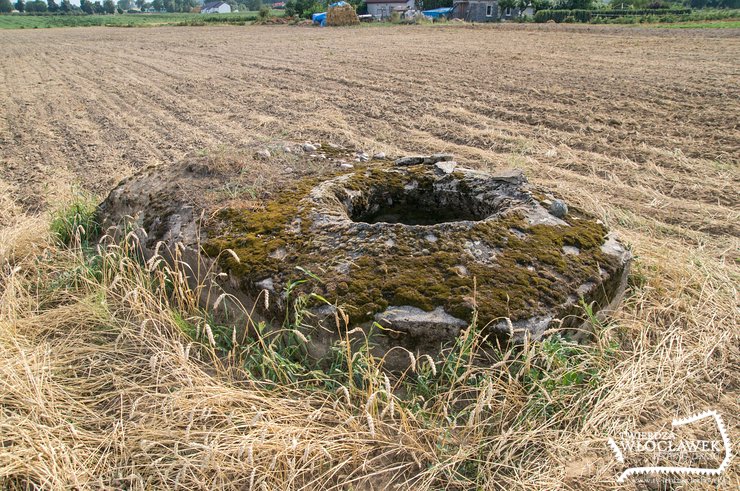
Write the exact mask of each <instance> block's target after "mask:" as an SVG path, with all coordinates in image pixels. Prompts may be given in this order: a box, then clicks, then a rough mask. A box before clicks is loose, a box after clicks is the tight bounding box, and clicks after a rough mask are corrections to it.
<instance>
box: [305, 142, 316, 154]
mask: <svg viewBox="0 0 740 491" xmlns="http://www.w3.org/2000/svg"><path fill="white" fill-rule="evenodd" d="M316 148H317V147H316V145H312V144H310V143H304V144H303V151H304V152H315V151H316Z"/></svg>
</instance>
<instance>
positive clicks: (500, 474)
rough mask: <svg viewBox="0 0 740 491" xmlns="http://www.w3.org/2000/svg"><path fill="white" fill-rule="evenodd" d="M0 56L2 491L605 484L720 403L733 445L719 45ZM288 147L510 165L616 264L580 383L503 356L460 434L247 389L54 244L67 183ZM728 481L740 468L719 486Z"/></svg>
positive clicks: (262, 42)
mask: <svg viewBox="0 0 740 491" xmlns="http://www.w3.org/2000/svg"><path fill="white" fill-rule="evenodd" d="M0 46H2V48H3V55H4V56H3V58H2V59H0V69H1V70H2V74H3V83H2V84H1V85H0V117H1V120H0V163H1V165H2V167H1V168H0V227H2V229H0V260H1V261H2V263H3V265H2V268H3V269H2V277H1V278H0V302H1V303H0V408H1V409H2V410H1V411H0V486H4V487H7V488H24V487H25V486H38V487H41V488H44V489H69V488H121V487H127V488H130V489H148V488H164V487H168V488H174V487H177V486H182V487H183V488H185V489H197V488H201V489H213V488H217V487H226V488H238V489H249V488H250V487H251V486H253V485H254V486H256V487H262V488H263V489H278V488H283V489H288V488H300V487H307V488H313V489H319V488H327V487H330V486H337V487H339V488H347V487H349V485H348V484H347V483H348V482H353V483H355V484H356V485H357V486H358V487H359V488H363V489H364V488H367V489H370V488H382V487H385V486H386V485H388V484H391V483H393V484H400V486H401V487H414V488H415V489H417V488H418V489H429V488H434V489H440V488H445V487H448V488H450V489H468V488H471V487H476V486H477V487H480V488H483V489H613V488H614V487H615V486H616V484H615V478H616V476H617V475H618V471H619V470H620V467H619V466H618V465H617V464H616V463H615V462H613V459H612V456H611V454H610V453H609V450H608V448H607V447H606V443H605V442H606V438H607V437H608V436H609V435H615V434H617V433H618V432H620V431H623V430H640V429H645V428H651V429H656V428H666V425H667V424H669V423H667V422H669V421H670V420H671V418H673V417H677V416H678V417H680V416H684V415H688V414H692V413H694V412H697V411H702V410H706V409H717V410H718V411H720V413H722V414H723V416H724V418H725V420H726V421H727V423H728V427H729V430H730V432H731V435H732V436H733V437H734V441H735V442H738V440H737V436H738V434H739V433H738V431H739V429H738V420H737V415H738V414H740V413H739V412H738V409H739V406H738V391H737V387H738V367H739V366H740V352H739V348H738V346H739V345H740V342H739V341H740V336H738V334H739V332H738V319H737V315H738V292H737V284H738V273H739V272H740V271H739V270H738V245H739V244H738V235H739V232H740V230H739V225H738V224H739V223H740V220H739V218H740V217H739V216H738V215H739V214H740V207H739V206H738V205H739V198H740V196H739V195H738V191H739V190H740V173H739V172H738V165H739V162H738V155H740V128H738V121H739V120H740V86H739V85H738V83H737V81H738V78H739V77H740V68H738V67H740V37H739V36H738V35H737V32H735V31H734V30H730V29H728V30H723V32H721V33H719V32H711V31H702V30H695V31H690V32H689V31H680V30H676V31H671V32H666V31H661V32H658V31H651V30H634V29H630V30H625V29H614V28H567V27H562V26H555V27H553V26H529V27H519V26H513V27H499V28H465V27H444V28H436V27H407V28H390V27H384V28H365V27H363V28H358V29H335V30H332V29H322V30H319V29H299V28H256V27H255V28H236V27H235V28H231V27H219V28H197V29H177V28H161V29H152V30H146V31H144V30H114V29H75V30H62V29H59V30H53V31H44V32H22V31H13V32H0ZM304 139H308V140H322V141H334V142H337V143H341V144H344V145H347V146H351V147H356V148H358V149H359V148H361V149H364V150H366V151H381V150H382V151H385V152H386V153H388V154H389V155H400V154H404V153H410V152H413V153H418V152H425V151H450V152H453V153H454V154H455V155H456V156H457V157H458V160H460V161H462V162H464V163H465V164H467V165H470V166H478V167H482V168H501V167H510V166H518V167H522V168H524V169H525V171H526V172H527V174H528V176H529V178H530V180H532V181H533V182H535V183H537V184H541V185H544V186H547V187H549V188H551V189H552V190H553V191H555V192H557V193H559V194H561V195H562V196H564V198H565V199H566V200H567V201H569V202H572V203H576V204H578V205H580V206H581V207H583V208H585V209H587V210H590V211H591V212H594V213H596V214H598V215H599V216H600V217H601V218H602V219H603V220H604V221H605V222H606V223H607V224H608V225H609V226H610V227H611V228H612V229H614V230H617V231H618V232H619V233H620V234H621V236H622V237H623V238H624V239H625V240H626V241H627V242H628V243H629V244H631V247H632V249H633V251H634V252H635V254H636V256H637V263H636V266H635V270H634V272H633V278H632V280H633V281H632V287H631V289H630V292H629V297H628V298H627V300H626V301H625V304H624V306H623V308H622V309H621V311H620V312H619V313H618V314H617V315H616V316H615V318H614V319H613V320H612V322H611V323H610V324H609V326H608V327H606V328H601V329H600V331H599V343H597V345H596V348H594V349H593V350H589V351H586V352H584V353H585V354H583V357H584V359H583V360H582V363H583V364H584V365H583V366H587V367H589V369H594V370H597V371H598V373H599V383H598V384H597V385H596V386H595V387H583V388H582V390H579V391H578V392H577V393H574V392H571V391H568V390H560V391H554V392H553V391H547V390H545V389H543V388H542V387H538V386H537V384H534V385H532V384H530V385H526V384H525V381H524V379H522V378H521V374H513V375H512V372H511V371H510V370H509V368H510V365H509V361H506V359H504V361H501V362H500V363H498V365H497V366H494V367H492V368H486V369H475V370H473V372H475V373H474V375H475V376H476V377H478V376H479V377H481V380H486V381H487V382H486V383H487V384H488V385H486V386H485V387H484V390H481V391H480V393H478V394H477V396H475V397H474V400H472V401H470V402H469V404H468V405H469V407H470V410H469V411H467V412H462V413H461V414H464V417H461V418H460V419H459V420H455V421H452V420H446V419H445V417H444V415H446V414H447V411H448V409H449V407H448V406H446V405H445V404H447V402H449V401H450V400H453V399H455V398H463V399H464V398H466V397H468V398H469V397H471V396H470V393H469V391H465V390H463V389H461V388H456V387H453V388H451V389H450V391H449V393H448V396H443V397H440V398H438V399H435V400H434V401H433V403H430V407H428V408H427V411H426V412H418V411H415V410H413V408H406V407H404V406H403V404H402V403H401V402H400V401H397V402H396V403H395V404H396V407H395V411H388V410H387V406H388V404H389V401H390V399H391V398H390V396H389V395H388V394H385V393H383V390H382V389H383V383H382V380H383V379H382V377H380V376H379V375H378V374H369V375H368V380H371V381H372V383H371V384H370V385H369V386H368V387H365V388H364V389H358V388H352V387H350V389H351V393H350V394H349V400H348V398H347V397H346V396H345V395H344V393H343V391H342V390H340V391H338V392H337V393H336V394H333V393H328V392H326V391H320V390H311V391H309V390H308V389H307V388H306V387H305V386H303V385H301V384H298V385H295V386H285V387H278V388H274V387H267V386H265V385H264V384H261V383H260V381H259V380H247V381H244V378H243V377H241V376H239V375H234V373H233V371H231V370H226V369H225V368H222V367H221V365H220V364H218V363H216V365H215V368H214V365H213V363H212V362H213V360H211V357H210V356H209V353H208V350H207V349H202V348H198V347H197V346H196V347H193V348H192V353H191V354H190V355H188V354H186V352H185V350H186V346H187V344H188V340H187V339H183V336H182V335H181V334H180V333H179V330H178V322H177V321H176V319H174V318H173V314H172V312H173V311H180V312H183V313H185V314H188V315H189V314H193V312H194V311H195V308H194V306H193V305H192V294H191V293H189V292H187V291H185V290H180V289H178V290H177V294H176V295H175V297H176V298H175V299H172V298H170V297H165V296H163V295H161V294H158V293H157V292H156V290H155V291H154V292H152V289H151V288H147V287H145V286H146V285H148V284H149V283H151V281H152V280H151V279H150V278H149V276H150V275H149V273H148V272H147V271H146V270H145V268H141V267H140V266H138V265H136V264H134V263H131V262H127V261H125V260H121V259H120V258H118V259H116V258H114V257H111V259H110V260H111V264H112V266H111V268H110V270H111V271H112V270H114V269H115V270H116V271H117V272H116V273H115V274H113V273H111V272H110V271H109V273H108V274H106V275H105V276H104V277H103V278H102V279H100V278H95V279H93V278H90V277H89V276H86V275H85V274H84V272H83V273H80V270H81V269H84V268H83V266H82V265H83V264H84V259H83V258H82V256H81V253H80V251H77V250H67V249H64V248H60V247H58V246H55V245H53V244H52V243H51V242H50V234H49V232H48V223H49V218H48V216H47V215H46V211H47V210H49V209H53V208H55V207H57V206H58V203H60V202H64V201H65V200H67V199H68V198H69V196H70V195H71V194H72V191H71V190H72V188H73V187H77V188H81V189H83V190H87V191H91V192H94V193H97V194H98V196H103V195H104V194H105V193H106V192H107V190H109V189H110V188H111V187H112V186H113V185H114V184H115V183H116V181H117V180H118V179H120V178H122V177H124V176H127V175H129V174H131V173H132V172H134V171H135V170H136V169H138V168H141V167H142V166H145V165H147V164H161V163H167V162H171V161H173V160H176V159H180V158H182V157H183V156H185V155H186V154H188V153H191V152H193V153H201V154H202V153H206V154H207V155H211V156H214V158H216V157H218V156H219V155H222V154H223V153H229V152H231V151H232V150H235V151H238V150H239V149H242V148H244V147H249V146H254V145H259V144H262V143H266V142H274V141H281V140H293V141H302V140H304ZM246 160H247V161H248V158H246ZM241 163H242V165H243V164H244V162H241ZM255 172H256V173H257V172H258V173H259V175H260V176H264V179H266V180H269V179H271V178H272V176H271V175H270V172H271V169H270V168H269V166H265V165H262V166H260V168H259V171H255ZM70 276H72V277H73V278H74V281H69V277H70ZM116 278H118V279H116ZM155 283H156V281H155ZM60 284H61V285H64V287H63V288H61V287H59V286H58V285H60ZM54 285H57V286H54ZM131 292H136V293H135V294H132V293H131ZM193 315H194V314H193ZM614 342H618V343H619V347H618V349H617V350H616V352H613V351H614V350H611V351H609V350H606V349H605V348H604V347H605V346H613V343H614ZM607 351H608V352H609V354H607ZM510 356H511V357H513V358H516V360H518V361H521V362H522V363H524V365H525V366H528V364H529V363H530V362H534V361H536V360H537V359H538V358H542V357H543V356H545V357H546V355H544V354H543V352H542V351H540V348H539V347H538V346H537V345H533V346H528V347H525V348H524V349H523V350H521V351H517V352H516V353H514V352H511V353H510ZM513 358H512V359H513ZM201 360H203V361H201ZM209 360H210V361H209ZM580 366H581V365H577V367H580ZM571 368H572V366H571ZM476 370H478V371H476ZM557 370H558V367H553V371H554V372H553V373H556V375H557ZM427 375H428V376H430V377H431V375H430V374H427ZM470 376H471V374H470V373H466V375H465V377H463V378H465V379H466V380H467V379H468V378H469V377H470ZM378 381H380V382H378ZM376 382H377V383H378V384H377V385H373V384H375V383H376ZM373 394H376V395H373ZM368 399H369V400H370V403H369V404H368ZM538 401H539V402H538ZM542 401H545V402H544V404H545V405H547V404H549V405H550V407H552V408H554V409H553V410H554V413H552V414H550V416H549V417H547V418H543V417H542V415H541V414H539V413H534V414H533V413H532V409H533V407H539V406H537V404H540V403H542ZM384 410H385V411H384ZM391 414H393V415H394V417H391ZM420 414H424V415H425V416H424V417H420V416H419V415H420ZM381 415H382V417H381ZM528 416H531V417H528ZM368 419H370V420H372V422H373V423H372V426H371V425H370V423H369V422H368ZM466 462H467V463H468V464H466ZM471 468H472V469H474V470H475V472H474V473H473V474H471V473H470V472H467V473H466V472H465V471H466V469H467V470H468V471H469V469H471ZM634 487H635V484H633V483H629V484H627V485H626V486H625V488H626V489H631V488H634ZM702 487H707V488H711V489H716V487H711V486H709V485H707V484H704V485H700V484H687V485H685V486H684V488H685V489H700V488H702ZM738 487H740V475H739V474H738V472H737V463H735V465H734V466H732V467H731V468H730V471H729V472H728V473H727V474H726V475H725V479H724V481H722V484H720V485H719V489H737V488H738ZM677 488H681V486H677Z"/></svg>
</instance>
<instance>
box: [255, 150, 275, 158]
mask: <svg viewBox="0 0 740 491" xmlns="http://www.w3.org/2000/svg"><path fill="white" fill-rule="evenodd" d="M254 156H255V158H258V159H260V160H270V157H272V154H271V153H270V151H269V150H268V149H266V148H264V149H262V150H259V151H258V152H257V153H255V154H254Z"/></svg>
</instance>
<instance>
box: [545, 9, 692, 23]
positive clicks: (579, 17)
mask: <svg viewBox="0 0 740 491" xmlns="http://www.w3.org/2000/svg"><path fill="white" fill-rule="evenodd" d="M690 13H691V9H670V10H666V9H662V8H661V9H630V10H621V9H620V10H607V9H603V10H539V11H538V12H537V13H536V14H534V21H535V22H540V23H542V22H547V21H549V20H553V21H555V22H591V21H592V20H593V19H595V18H596V17H602V18H606V19H612V18H626V17H639V16H645V15H666V14H673V15H682V14H690ZM568 18H572V19H573V20H566V19H568Z"/></svg>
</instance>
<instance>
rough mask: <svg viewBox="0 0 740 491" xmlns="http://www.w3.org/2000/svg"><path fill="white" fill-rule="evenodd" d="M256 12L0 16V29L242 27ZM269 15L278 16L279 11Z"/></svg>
mask: <svg viewBox="0 0 740 491" xmlns="http://www.w3.org/2000/svg"><path fill="white" fill-rule="evenodd" d="M257 14H258V12H237V13H233V14H205V15H204V14H191V13H186V14H185V13H167V14H120V15H17V14H13V15H0V29H46V28H51V27H96V26H106V27H156V26H202V25H218V24H226V25H243V24H245V23H248V22H252V21H254V20H255V19H257ZM271 15H273V16H275V17H280V16H282V15H284V12H283V11H282V10H273V11H271Z"/></svg>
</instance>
